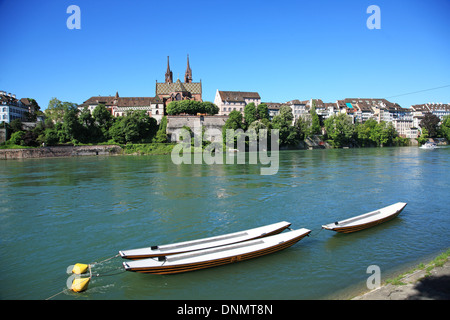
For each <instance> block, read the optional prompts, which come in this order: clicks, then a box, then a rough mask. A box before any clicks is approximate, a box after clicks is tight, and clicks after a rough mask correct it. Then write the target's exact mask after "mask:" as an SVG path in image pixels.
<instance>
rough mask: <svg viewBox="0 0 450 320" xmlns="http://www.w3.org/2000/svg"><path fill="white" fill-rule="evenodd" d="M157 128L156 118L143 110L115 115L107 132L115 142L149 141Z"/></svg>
mask: <svg viewBox="0 0 450 320" xmlns="http://www.w3.org/2000/svg"><path fill="white" fill-rule="evenodd" d="M157 128H158V126H157V123H156V120H155V119H154V118H150V116H149V115H148V114H147V113H146V112H145V111H135V112H131V113H128V114H127V115H126V116H122V117H117V118H116V120H115V121H114V124H113V125H112V126H111V128H110V130H109V133H110V134H111V137H112V139H114V141H115V142H117V143H121V144H125V143H139V142H150V141H151V140H152V139H153V137H154V136H155V134H156V130H157Z"/></svg>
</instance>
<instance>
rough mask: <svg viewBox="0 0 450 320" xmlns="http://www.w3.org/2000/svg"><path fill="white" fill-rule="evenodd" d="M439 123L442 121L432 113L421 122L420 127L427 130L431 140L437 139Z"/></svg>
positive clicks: (427, 114)
mask: <svg viewBox="0 0 450 320" xmlns="http://www.w3.org/2000/svg"><path fill="white" fill-rule="evenodd" d="M439 121H440V119H439V117H438V116H436V115H434V114H431V113H426V114H425V115H424V116H423V119H422V120H421V121H420V127H421V128H425V129H427V131H428V136H429V137H430V138H435V137H436V136H437V132H438V124H439Z"/></svg>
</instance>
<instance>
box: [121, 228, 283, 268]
mask: <svg viewBox="0 0 450 320" xmlns="http://www.w3.org/2000/svg"><path fill="white" fill-rule="evenodd" d="M290 225H291V224H290V223H289V222H286V221H282V222H278V223H274V224H270V225H266V226H262V227H258V228H254V229H249V230H244V231H240V232H234V233H229V234H224V235H221V236H215V237H210V238H203V239H197V240H190V241H184V242H178V243H173V244H165V245H160V246H151V247H145V248H140V249H131V250H123V251H119V254H120V256H121V257H122V258H126V259H133V260H136V259H145V258H151V257H160V256H168V255H172V254H178V253H183V252H189V251H197V250H202V249H207V248H212V247H218V246H224V245H228V244H232V243H238V242H242V241H248V240H253V239H257V238H261V237H267V236H271V235H274V234H277V233H280V232H282V231H283V230H285V229H286V228H288V227H289V226H290Z"/></svg>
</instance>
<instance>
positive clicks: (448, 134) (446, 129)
mask: <svg viewBox="0 0 450 320" xmlns="http://www.w3.org/2000/svg"><path fill="white" fill-rule="evenodd" d="M439 129H440V133H441V135H442V137H444V138H445V139H447V141H449V142H450V115H449V116H445V117H444V118H443V119H442V123H441V126H440V128H439Z"/></svg>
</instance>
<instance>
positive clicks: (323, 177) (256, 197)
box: [0, 147, 450, 300]
mask: <svg viewBox="0 0 450 320" xmlns="http://www.w3.org/2000/svg"><path fill="white" fill-rule="evenodd" d="M260 167H261V166H260V165H254V164H234V165H231V164H223V165H217V164H216V165H206V164H192V165H188V164H181V165H175V164H173V163H172V161H171V157H170V156H111V157H102V156H98V157H77V158H53V159H29V160H23V161H10V160H8V161H1V162H0V243H1V247H0V256H1V264H0V284H1V290H0V298H1V299H3V300H4V299H46V298H48V297H50V296H52V295H54V294H56V293H58V292H61V291H63V290H64V289H65V288H66V281H67V279H68V277H69V275H68V274H67V273H66V269H67V268H68V266H70V265H73V264H75V263H77V262H80V263H91V262H94V261H100V260H103V259H106V258H108V257H111V256H114V255H116V254H117V253H118V251H119V250H125V249H133V248H140V247H146V246H151V245H161V244H168V243H173V242H178V241H185V240H191V239H196V238H203V237H210V236H214V235H220V234H225V233H230V232H237V231H241V230H245V229H249V228H254V227H258V226H261V225H265V224H271V223H275V222H278V221H283V220H285V221H289V222H291V223H292V228H294V229H296V228H308V229H311V230H312V233H311V236H310V237H306V238H304V239H303V240H301V241H300V242H298V243H297V244H295V245H294V246H292V247H290V248H288V249H286V250H283V251H280V252H277V253H274V254H271V255H267V256H264V257H260V258H257V259H253V260H249V261H244V262H240V263H235V264H231V265H226V266H222V267H217V268H211V269H204V270H200V271H195V272H187V273H182V274H176V275H146V274H138V273H132V272H122V269H121V263H122V262H123V260H122V259H121V258H114V259H111V260H109V261H107V262H105V263H103V264H101V265H98V266H94V268H93V271H94V273H99V274H104V275H106V274H108V273H109V274H110V276H102V277H96V278H93V279H92V281H91V283H90V284H89V289H88V290H87V291H85V292H83V293H73V292H70V291H64V292H62V293H61V294H59V295H57V296H55V297H54V299H55V300H64V299H65V300H68V299H101V300H111V299H133V300H136V299H152V300H153V299H155V300H160V299H182V300H184V299H187V300H189V299H225V300H234V299H330V298H332V299H334V298H348V297H350V296H351V295H352V294H354V292H358V291H359V290H364V289H365V285H366V280H367V278H368V277H369V276H370V274H368V273H367V272H366V271H367V268H368V267H369V266H370V265H377V266H379V268H380V270H381V277H382V280H383V279H385V278H386V277H389V276H391V275H392V274H393V273H395V272H396V271H398V270H400V269H401V268H404V267H405V266H408V265H412V264H414V263H417V262H418V261H419V262H420V261H421V259H425V258H428V257H431V256H432V255H433V254H435V253H438V252H440V251H442V250H445V249H447V248H449V247H450V233H449V231H450V209H449V205H450V201H449V199H450V197H449V194H450V192H449V191H450V173H449V172H450V170H449V169H450V148H439V149H435V150H421V149H419V148H417V147H404V148H368V149H332V150H301V151H282V152H280V157H279V170H278V172H277V174H275V175H260ZM399 201H402V202H407V203H408V205H407V206H406V208H405V209H404V210H403V212H402V213H401V214H400V216H399V217H397V218H396V219H394V220H391V221H389V222H386V223H384V224H381V225H379V226H377V227H374V228H371V229H368V230H365V231H361V232H357V233H353V234H337V233H334V232H332V231H327V230H321V225H322V224H326V223H331V222H334V221H336V220H342V219H345V218H348V217H352V216H355V215H359V214H363V213H365V212H368V211H372V210H375V209H378V208H381V207H384V206H387V205H390V204H393V203H395V202H399Z"/></svg>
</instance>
